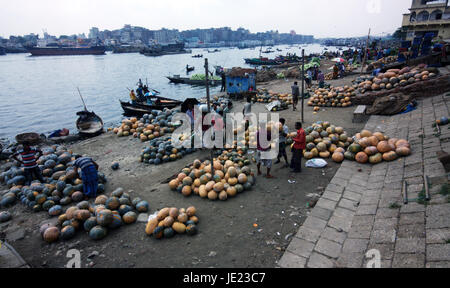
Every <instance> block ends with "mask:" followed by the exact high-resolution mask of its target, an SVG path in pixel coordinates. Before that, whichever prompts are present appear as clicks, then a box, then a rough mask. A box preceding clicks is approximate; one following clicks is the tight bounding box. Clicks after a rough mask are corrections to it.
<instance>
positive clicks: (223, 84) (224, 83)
mask: <svg viewBox="0 0 450 288" xmlns="http://www.w3.org/2000/svg"><path fill="white" fill-rule="evenodd" d="M220 76H221V77H222V87H221V88H220V92H226V91H227V77H226V75H225V72H224V71H222V73H220Z"/></svg>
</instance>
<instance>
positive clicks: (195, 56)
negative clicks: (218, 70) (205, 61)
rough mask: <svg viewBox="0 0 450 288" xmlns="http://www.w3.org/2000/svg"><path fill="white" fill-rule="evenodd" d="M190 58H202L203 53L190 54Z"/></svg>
mask: <svg viewBox="0 0 450 288" xmlns="http://www.w3.org/2000/svg"><path fill="white" fill-rule="evenodd" d="M192 58H203V55H201V54H199V55H194V56H192Z"/></svg>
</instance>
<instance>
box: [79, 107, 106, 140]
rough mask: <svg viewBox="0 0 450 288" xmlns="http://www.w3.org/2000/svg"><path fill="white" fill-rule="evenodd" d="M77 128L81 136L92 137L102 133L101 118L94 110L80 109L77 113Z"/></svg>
mask: <svg viewBox="0 0 450 288" xmlns="http://www.w3.org/2000/svg"><path fill="white" fill-rule="evenodd" d="M77 115H78V119H77V122H76V124H77V129H78V132H79V134H80V135H81V136H85V137H93V136H97V135H100V134H101V133H103V120H102V119H101V118H100V117H99V116H98V115H97V114H95V113H94V112H89V111H87V110H86V111H80V112H78V113H77Z"/></svg>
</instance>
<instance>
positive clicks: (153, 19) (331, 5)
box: [0, 0, 411, 38]
mask: <svg viewBox="0 0 450 288" xmlns="http://www.w3.org/2000/svg"><path fill="white" fill-rule="evenodd" d="M410 5H411V0H394V1H392V0H11V1H7V0H2V1H1V3H0V36H2V37H9V36H10V35H24V34H28V33H39V34H41V35H42V29H47V31H48V33H49V34H52V35H61V34H65V35H71V34H78V33H86V34H87V33H88V31H89V28H90V27H92V26H96V27H98V28H99V29H101V30H104V29H109V30H113V29H118V28H121V27H123V25H124V24H131V25H133V26H142V27H145V28H148V29H153V30H157V29H160V28H162V27H164V28H170V29H172V28H176V29H179V30H187V29H192V28H211V27H214V28H217V27H224V26H228V27H231V28H233V29H236V28H239V27H244V28H247V29H250V31H251V32H263V31H267V30H278V31H279V32H282V33H287V32H289V31H290V30H295V31H296V32H297V34H308V35H311V34H312V35H314V36H315V37H316V38H321V37H350V36H363V35H367V32H368V30H369V28H372V31H373V34H375V35H381V34H382V33H392V32H393V31H395V29H396V28H398V27H400V26H401V23H402V14H403V13H407V12H408V8H409V7H410Z"/></svg>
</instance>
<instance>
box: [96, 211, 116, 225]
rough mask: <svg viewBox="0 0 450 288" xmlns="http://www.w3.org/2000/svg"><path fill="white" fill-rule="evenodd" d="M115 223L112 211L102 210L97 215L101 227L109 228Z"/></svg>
mask: <svg viewBox="0 0 450 288" xmlns="http://www.w3.org/2000/svg"><path fill="white" fill-rule="evenodd" d="M112 221H113V214H112V212H111V211H110V210H102V211H100V212H99V213H98V214H97V223H98V224H99V225H101V226H105V227H106V226H108V225H109V224H111V223H112Z"/></svg>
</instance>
